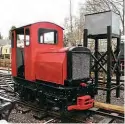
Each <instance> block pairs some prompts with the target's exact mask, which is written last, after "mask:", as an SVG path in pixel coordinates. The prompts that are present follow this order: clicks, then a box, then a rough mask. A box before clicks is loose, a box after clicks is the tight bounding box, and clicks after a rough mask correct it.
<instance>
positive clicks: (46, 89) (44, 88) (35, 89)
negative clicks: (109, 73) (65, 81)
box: [13, 77, 95, 109]
mask: <svg viewBox="0 0 125 124" xmlns="http://www.w3.org/2000/svg"><path fill="white" fill-rule="evenodd" d="M13 79H14V82H15V83H14V89H15V92H17V93H19V95H20V97H21V98H22V99H24V100H27V101H35V100H36V99H37V100H38V101H39V105H40V107H44V106H48V107H50V106H56V107H59V108H61V109H63V108H64V107H65V108H66V107H67V106H68V105H74V104H76V101H77V97H79V96H84V95H90V96H91V97H92V98H93V97H94V91H95V90H94V89H95V87H94V84H93V83H89V84H87V86H86V87H82V86H80V85H79V86H74V87H71V86H62V85H57V84H54V83H50V82H44V81H39V80H37V81H36V82H31V81H27V80H25V79H23V78H20V77H13Z"/></svg>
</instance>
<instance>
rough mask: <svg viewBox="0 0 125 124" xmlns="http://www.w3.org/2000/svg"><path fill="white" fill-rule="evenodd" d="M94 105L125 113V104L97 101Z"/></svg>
mask: <svg viewBox="0 0 125 124" xmlns="http://www.w3.org/2000/svg"><path fill="white" fill-rule="evenodd" d="M94 107H96V108H101V109H105V110H111V111H114V112H118V113H122V114H124V106H118V105H112V104H107V103H101V102H97V101H95V103H94Z"/></svg>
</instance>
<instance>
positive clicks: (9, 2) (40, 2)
mask: <svg viewBox="0 0 125 124" xmlns="http://www.w3.org/2000/svg"><path fill="white" fill-rule="evenodd" d="M84 1H85V0H72V14H73V15H76V14H77V12H78V5H79V3H84ZM65 17H69V0H0V32H1V34H2V35H3V36H4V37H8V32H9V30H10V28H11V26H12V25H15V26H16V27H20V26H23V25H27V24H30V23H34V22H39V21H51V22H54V23H56V24H59V25H61V26H63V23H64V18H65Z"/></svg>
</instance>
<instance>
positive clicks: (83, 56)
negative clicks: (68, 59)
mask: <svg viewBox="0 0 125 124" xmlns="http://www.w3.org/2000/svg"><path fill="white" fill-rule="evenodd" d="M89 75H90V54H87V53H82V52H78V53H72V79H73V80H79V79H84V78H88V77H89Z"/></svg>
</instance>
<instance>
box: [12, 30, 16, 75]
mask: <svg viewBox="0 0 125 124" xmlns="http://www.w3.org/2000/svg"><path fill="white" fill-rule="evenodd" d="M12 33H13V34H14V47H13V48H12V49H11V68H12V75H13V76H17V69H16V48H15V46H16V44H17V43H16V42H17V41H16V32H15V31H13V32H12Z"/></svg>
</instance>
